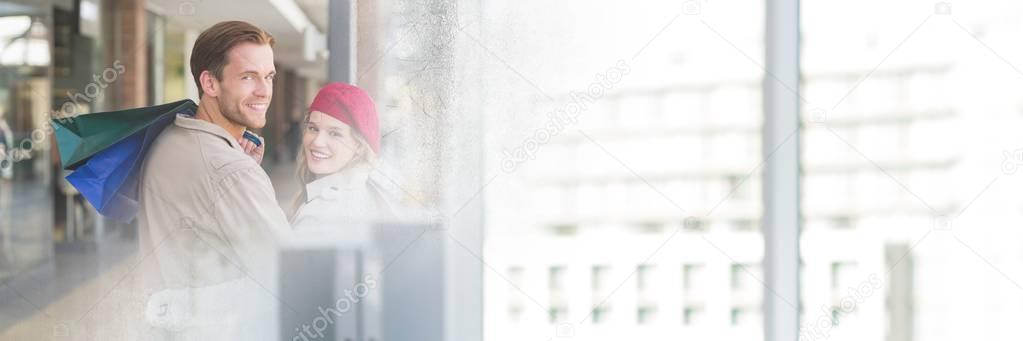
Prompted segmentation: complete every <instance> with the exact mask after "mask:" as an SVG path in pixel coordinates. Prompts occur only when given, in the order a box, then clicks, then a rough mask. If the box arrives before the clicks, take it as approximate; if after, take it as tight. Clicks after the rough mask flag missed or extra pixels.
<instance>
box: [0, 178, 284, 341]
mask: <svg viewBox="0 0 1023 341" xmlns="http://www.w3.org/2000/svg"><path fill="white" fill-rule="evenodd" d="M269 168H271V172H270V174H269V175H270V178H271V181H272V182H273V183H274V186H275V189H276V191H277V196H278V200H279V202H283V203H290V202H291V199H292V198H294V195H295V193H296V191H297V189H298V187H297V181H296V180H295V176H294V174H295V167H294V166H293V165H289V164H283V165H274V166H273V167H269ZM23 202H27V201H23ZM31 209H32V207H22V208H20V209H19V210H20V212H21V213H22V214H19V215H18V216H19V217H22V218H17V217H12V218H14V219H28V218H30V217H33V216H34V217H41V216H47V215H50V214H51V212H31ZM21 222H22V223H27V222H28V220H23V221H21ZM35 224H37V225H38V224H45V223H44V222H37V223H35ZM21 225H24V224H21ZM29 230H36V231H46V232H49V231H50V229H48V228H39V229H25V230H23V231H29ZM13 235H15V236H17V235H19V234H18V233H14V234H13ZM136 238H137V235H136V234H135V233H134V230H132V229H121V230H114V231H109V233H107V235H106V236H105V237H104V238H103V239H102V240H100V241H87V242H78V243H74V244H58V245H56V246H54V247H53V251H52V252H53V253H52V257H51V258H50V259H49V260H44V261H43V262H42V263H41V264H38V262H37V264H35V265H33V266H31V267H29V268H28V269H22V270H20V271H19V272H16V273H14V275H13V276H9V277H8V278H5V279H0V340H9V339H10V340H22V339H25V338H26V337H27V338H31V339H50V338H52V337H54V336H58V337H59V336H61V335H70V336H71V337H70V338H71V339H74V336H73V335H71V333H65V331H66V329H68V328H75V327H74V326H75V325H76V324H77V325H85V324H90V323H92V324H95V323H104V321H103V320H104V318H119V317H117V316H105V315H103V314H97V313H92V314H91V315H98V316H89V318H88V319H84V317H85V316H86V315H90V311H91V310H93V309H95V308H96V306H97V305H99V304H100V303H102V301H103V300H104V298H105V296H106V295H109V294H110V292H111V291H113V289H114V288H116V287H117V286H118V285H120V281H121V280H122V279H123V278H124V277H125V276H126V274H128V273H130V272H131V270H132V268H133V267H134V266H135V264H134V263H135V262H134V260H135V259H136V258H138V257H135V255H136V251H137V249H138V243H137V240H136ZM20 239H24V238H15V239H13V240H12V242H15V243H22V244H19V245H26V244H24V243H29V242H31V241H28V240H20ZM34 239H39V238H34ZM44 246H47V247H48V245H44ZM16 249H17V248H16ZM33 252H34V251H33ZM46 252H48V251H46Z"/></svg>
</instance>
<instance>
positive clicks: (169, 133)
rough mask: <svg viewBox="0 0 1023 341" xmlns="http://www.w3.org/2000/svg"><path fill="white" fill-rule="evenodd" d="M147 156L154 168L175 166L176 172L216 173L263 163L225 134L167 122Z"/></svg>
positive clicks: (217, 175) (213, 174)
mask: <svg viewBox="0 0 1023 341" xmlns="http://www.w3.org/2000/svg"><path fill="white" fill-rule="evenodd" d="M146 157H147V159H148V160H147V161H146V163H147V164H148V165H149V168H150V169H153V167H155V168H156V169H161V170H163V169H174V170H176V172H173V173H178V172H181V173H182V174H192V175H196V174H205V175H207V176H212V177H219V176H222V175H225V174H227V173H231V172H234V171H236V170H240V169H245V168H251V167H256V168H258V167H259V165H258V164H256V162H255V160H253V159H252V158H251V157H250V156H248V155H246V154H245V153H243V152H241V151H239V150H237V149H235V148H234V147H232V146H231V144H230V142H228V141H227V140H226V139H225V138H223V137H221V136H218V135H214V134H211V133H208V132H204V131H199V130H194V129H188V128H184V127H180V126H176V125H173V124H171V125H169V126H167V128H166V129H164V131H163V132H162V133H161V134H160V136H159V137H158V138H157V139H156V140H155V141H154V142H153V146H152V147H151V148H150V151H149V153H148V155H147V156H146ZM171 175H181V174H171Z"/></svg>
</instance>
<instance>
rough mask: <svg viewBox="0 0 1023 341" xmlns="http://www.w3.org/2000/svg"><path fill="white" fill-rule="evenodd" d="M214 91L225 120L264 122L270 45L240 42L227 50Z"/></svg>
mask: <svg viewBox="0 0 1023 341" xmlns="http://www.w3.org/2000/svg"><path fill="white" fill-rule="evenodd" d="M227 60H228V63H227V65H226V66H224V72H223V77H222V79H221V80H220V81H219V82H217V83H218V84H219V87H218V88H219V89H218V90H219V91H218V92H217V95H216V100H217V106H219V108H220V112H221V113H222V114H223V115H224V117H225V118H227V119H228V120H229V121H231V122H233V123H235V124H238V125H241V126H244V127H247V128H250V129H253V128H262V127H263V126H264V125H266V110H267V108H268V107H269V106H270V98H272V97H273V79H274V75H275V74H276V72H277V71H276V69H274V52H273V49H272V48H270V45H259V44H254V43H241V44H238V45H236V46H235V47H234V48H232V49H231V51H230V52H228V54H227Z"/></svg>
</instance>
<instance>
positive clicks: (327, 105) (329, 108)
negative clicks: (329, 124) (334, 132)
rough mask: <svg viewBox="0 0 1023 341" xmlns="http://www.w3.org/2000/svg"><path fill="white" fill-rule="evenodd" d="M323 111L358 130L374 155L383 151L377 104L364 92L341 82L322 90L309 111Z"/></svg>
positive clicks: (331, 84)
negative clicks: (381, 149) (381, 148)
mask: <svg viewBox="0 0 1023 341" xmlns="http://www.w3.org/2000/svg"><path fill="white" fill-rule="evenodd" d="M313 111H319V112H322V113H324V114H327V115H330V117H333V118H336V119H338V120H341V122H344V123H345V124H347V125H348V126H350V127H352V129H354V130H355V131H358V132H359V134H361V135H362V137H363V138H365V139H366V142H368V143H369V146H370V148H373V151H374V152H378V153H379V152H380V127H379V123H378V121H377V109H376V104H374V103H373V99H372V98H370V97H369V94H367V93H366V92H365V91H363V90H362V89H359V88H358V87H356V86H354V85H350V84H345V83H341V82H335V83H330V84H327V85H326V86H324V87H323V88H322V89H320V92H319V93H317V94H316V98H315V99H313V104H310V105H309V112H313Z"/></svg>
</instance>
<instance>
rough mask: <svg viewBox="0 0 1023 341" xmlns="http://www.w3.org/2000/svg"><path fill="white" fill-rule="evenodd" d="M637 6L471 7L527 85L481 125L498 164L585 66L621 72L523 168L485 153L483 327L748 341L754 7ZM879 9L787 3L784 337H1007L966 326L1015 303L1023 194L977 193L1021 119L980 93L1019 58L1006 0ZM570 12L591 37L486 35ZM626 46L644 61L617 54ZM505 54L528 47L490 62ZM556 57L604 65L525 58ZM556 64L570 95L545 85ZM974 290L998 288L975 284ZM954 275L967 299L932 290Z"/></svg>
mask: <svg viewBox="0 0 1023 341" xmlns="http://www.w3.org/2000/svg"><path fill="white" fill-rule="evenodd" d="M656 3H657V4H656V5H652V7H651V8H650V9H647V10H645V12H643V13H637V12H640V11H637V10H634V9H631V8H628V7H627V6H624V5H623V6H618V7H615V6H613V5H609V6H608V7H612V9H595V8H587V6H585V5H583V4H580V3H573V4H568V5H565V6H564V7H563V8H562V7H556V6H550V7H552V8H550V7H548V6H545V5H542V4H535V6H537V7H538V8H539V7H545V8H548V9H549V10H550V11H551V12H553V14H550V15H549V17H548V16H540V18H532V17H530V16H526V15H523V14H521V13H519V14H518V15H516V14H506V13H504V12H501V13H499V11H498V10H494V12H493V14H494V16H493V17H487V19H485V20H492V22H493V24H492V26H491V27H492V28H491V29H490V31H489V32H492V33H493V36H490V37H488V38H493V39H485V40H486V41H505V40H507V41H511V42H513V43H508V45H510V46H501V47H500V48H498V50H497V51H499V52H497V54H498V55H501V56H502V57H505V58H506V59H505V60H504V62H506V63H507V65H511V66H512V67H513V68H515V71H516V72H510V71H509V72H507V74H508V76H507V77H506V78H504V80H505V81H507V82H511V83H523V82H526V80H524V79H528V80H529V81H533V82H534V83H535V85H537V86H533V85H524V86H521V87H520V88H517V87H516V86H506V88H514V89H518V90H519V91H523V92H528V93H530V96H521V97H517V98H515V99H512V100H509V101H508V102H510V103H526V104H525V105H523V106H521V107H519V108H517V109H518V112H519V114H520V115H522V116H519V117H520V119H524V120H526V121H527V122H528V123H525V124H521V125H517V126H516V123H514V122H512V123H509V122H507V121H501V120H495V121H494V122H492V123H491V124H490V127H491V129H492V132H493V133H494V134H495V135H502V136H501V137H497V138H494V139H493V140H492V142H491V145H490V148H491V153H492V154H495V155H501V154H500V153H505V154H504V155H512V154H513V153H514V151H515V148H516V147H520V146H522V145H523V143H524V142H523V141H528V139H529V138H530V137H538V136H540V135H535V132H536V131H539V130H540V129H542V128H541V127H544V124H545V122H548V120H549V117H550V116H549V115H548V113H551V112H556V110H558V109H559V108H560V109H565V108H569V107H570V106H571V105H573V103H577V102H578V101H579V97H580V96H579V94H580V93H585V92H586V90H587V87H586V85H585V84H586V81H587V80H589V79H587V78H590V77H592V74H593V73H594V72H596V73H598V74H600V73H602V71H603V70H602V69H601V67H607V66H608V65H612V64H613V63H612V62H613V58H619V57H622V58H625V60H626V61H627V62H629V64H630V65H631V67H632V69H633V71H632V72H631V74H630V75H627V76H626V77H625V78H626V80H625V81H623V82H621V84H615V86H614V87H613V88H610V89H607V94H606V95H603V96H599V98H596V99H595V100H594V101H592V102H588V103H586V104H588V107H587V108H586V109H585V110H584V112H583V113H582V114H581V115H580V117H579V121H578V123H577V124H575V125H570V127H569V128H566V129H564V130H562V131H560V134H557V136H553V137H550V142H546V143H539V144H538V146H537V145H534V146H533V147H535V151H536V152H535V160H533V159H529V160H526V161H525V162H523V163H522V165H521V166H518V167H517V168H512V169H511V171H509V170H508V169H504V168H502V167H500V166H496V164H497V163H498V162H502V161H505V160H507V159H508V158H507V157H504V158H502V157H497V156H495V159H496V160H494V161H493V162H492V164H493V165H495V166H492V167H491V173H490V174H494V175H497V176H499V177H500V178H503V179H504V181H507V183H508V185H506V186H500V185H495V186H492V187H491V188H490V190H489V193H488V197H487V200H488V206H487V208H488V221H487V226H488V239H487V242H486V243H485V249H486V252H487V253H486V257H485V259H486V260H487V261H488V263H489V266H490V267H492V268H493V269H494V272H493V273H489V274H488V275H487V277H486V278H485V281H486V293H485V309H486V314H487V319H486V323H487V334H486V339H487V340H521V339H526V338H534V339H536V338H538V339H543V338H544V337H545V336H546V337H551V338H552V339H555V340H558V339H565V340H567V339H570V338H574V339H585V340H621V339H642V340H669V339H678V338H680V337H681V338H690V339H696V340H711V339H729V340H730V339H736V340H738V339H741V340H758V339H762V333H763V325H762V322H763V316H762V308H761V305H760V304H761V301H762V298H763V295H771V294H772V293H771V289H770V288H765V287H764V284H763V283H764V281H763V279H764V277H763V276H764V274H763V273H762V271H761V267H760V261H761V259H762V257H763V238H762V233H761V230H760V226H761V224H760V221H759V219H760V216H761V210H762V205H761V201H762V196H761V193H760V192H761V186H762V184H761V181H760V176H761V174H760V167H761V166H762V160H763V158H764V156H763V155H765V154H763V153H768V154H767V155H769V153H770V148H767V150H766V151H762V146H761V137H760V129H761V125H762V122H763V118H762V116H763V111H762V107H761V105H762V104H761V100H762V99H761V91H762V90H761V84H762V82H767V81H771V80H770V78H769V77H770V75H765V74H764V72H763V69H762V68H761V67H758V66H759V65H763V62H762V60H763V57H762V55H763V38H762V26H763V21H762V18H763V15H764V13H763V12H759V11H760V10H762V7H759V6H749V5H748V4H741V5H740V4H739V3H738V2H706V1H690V2H687V5H691V6H690V7H672V6H670V5H668V4H664V3H661V2H656ZM956 5H957V6H958V4H956ZM659 6H663V7H659ZM881 6H882V4H880V3H871V4H863V3H858V4H849V5H848V6H834V4H826V3H814V2H807V3H806V4H805V6H804V7H803V8H802V15H803V19H802V20H803V25H802V27H801V30H802V32H803V33H802V36H801V37H802V41H801V43H802V46H801V53H802V54H803V55H802V56H801V63H802V71H803V77H802V82H803V83H802V88H801V92H802V93H801V96H802V97H803V98H802V99H803V102H802V103H801V105H802V113H801V115H802V117H803V120H802V124H801V129H800V131H799V132H795V131H794V132H793V134H798V136H799V138H800V142H799V143H800V146H801V153H802V156H801V157H802V161H801V162H802V165H801V171H802V175H801V176H802V182H801V193H802V194H801V195H802V202H801V212H802V213H801V215H802V224H803V225H802V235H801V244H802V248H801V256H802V271H801V286H800V288H801V297H800V300H799V301H798V302H791V305H792V308H793V309H797V307H798V309H800V312H801V314H800V316H801V323H802V326H801V334H800V337H801V339H802V340H889V341H909V340H947V339H957V338H959V337H969V336H967V335H968V333H969V331H970V330H978V329H980V330H985V331H984V335H985V337H990V338H993V339H999V340H1010V339H1012V338H1013V337H1014V335H1016V334H1015V333H1014V332H1012V331H1010V330H1008V329H1004V328H999V329H998V330H991V329H989V328H988V327H985V326H987V325H990V323H989V321H995V320H1004V319H1005V318H1006V317H1005V316H1006V315H1009V316H1016V317H1018V316H1020V314H1021V313H1023V310H1021V309H1020V306H1019V305H1018V303H1019V299H1018V297H1019V292H1018V291H1017V290H1016V289H1017V286H1015V285H1014V282H1013V281H1012V278H1018V276H1019V274H1020V273H1019V271H1016V270H1015V269H1016V268H1018V266H1019V259H1020V258H1019V252H1018V251H1017V250H1016V249H1018V248H1016V247H1014V246H1013V245H1014V244H1018V241H1019V238H1018V237H1019V233H1018V232H1016V230H1017V229H1016V228H1014V227H1013V226H1014V224H1016V222H1017V221H1018V220H1019V219H1020V217H1021V216H1023V214H1021V213H1023V212H1021V211H1020V209H1019V207H1021V206H1023V198H1021V197H1020V196H1019V195H1018V194H1017V193H1012V192H1011V191H999V190H997V189H996V188H997V186H992V185H993V184H995V183H996V182H997V183H999V184H1004V183H1006V181H1009V180H1007V179H1009V177H1008V175H1011V174H1012V173H1014V172H1015V168H1014V167H1015V165H1017V164H1019V163H1018V162H1016V161H1015V160H1016V159H1014V157H1015V156H1013V155H1016V154H1012V150H1018V147H1015V146H1016V145H1018V144H1019V138H1016V137H1013V134H1011V133H1009V131H1011V130H1012V129H1018V128H1019V127H1020V126H1021V125H1020V118H1019V117H1020V109H1019V108H1020V102H1021V101H1020V100H1019V99H1018V97H1019V96H1011V95H1009V96H1008V97H1010V98H1014V99H1012V100H1006V99H1005V98H1006V97H1005V95H1004V94H1002V95H998V94H997V93H999V92H1000V90H993V89H995V88H997V89H1002V88H1004V87H1007V86H1009V87H1012V86H1015V84H1018V83H1019V81H1020V77H1019V76H1020V74H1019V73H1018V72H1016V71H1015V70H1014V67H1013V66H1012V65H1014V64H1015V65H1021V64H1023V58H1021V57H1020V55H1019V51H1020V50H1019V48H1018V46H1016V45H1018V44H1013V43H1011V42H1010V41H1009V40H1006V39H1007V37H1009V36H1012V35H1013V34H1018V33H1019V32H1020V27H1019V25H1018V24H1011V23H1010V22H1012V21H1013V19H1011V18H1017V17H1018V16H1019V15H1021V8H1020V6H1018V5H1016V4H1013V3H1010V2H1006V1H986V2H983V4H973V5H963V6H958V7H955V8H954V9H950V8H952V7H951V6H952V5H950V4H949V3H945V2H938V3H916V2H914V3H906V4H901V5H899V6H887V5H884V7H885V8H886V10H885V13H886V14H884V15H879V14H878V13H876V12H875V11H874V10H876V9H877V8H880V7H881ZM495 7H500V6H495ZM527 8H528V6H527ZM652 8H661V9H662V10H663V11H664V13H665V14H664V15H662V16H658V17H657V18H658V19H659V20H660V21H659V22H657V23H651V24H649V25H641V24H639V23H640V22H641V21H646V20H652V19H649V17H648V14H649V13H650V12H653V11H654V10H653V9H652ZM506 10H507V9H506ZM607 12H613V13H614V14H609V13H607ZM679 12H681V14H679ZM569 13H571V14H570V15H571V17H572V18H573V22H574V23H575V25H574V26H570V27H567V28H564V29H565V30H566V31H568V32H572V33H575V35H574V36H575V37H583V36H587V37H591V39H589V40H587V39H582V40H583V42H582V43H578V42H570V41H569V40H568V38H562V37H563V36H572V33H566V34H564V35H561V34H558V35H552V36H551V37H547V38H546V39H547V40H550V41H553V42H552V43H551V44H550V45H548V46H547V48H548V49H550V50H545V49H543V48H535V46H534V44H533V43H532V41H533V40H532V39H545V38H541V37H539V36H538V35H531V34H530V33H528V32H527V33H523V32H521V31H516V30H514V29H507V28H503V26H513V27H521V26H530V27H532V28H533V29H535V30H536V31H540V32H550V30H553V28H552V27H553V26H557V24H548V25H549V26H548V25H544V24H539V23H540V22H547V21H545V20H544V19H543V18H549V19H550V20H551V21H552V22H554V21H556V19H554V18H557V17H560V16H565V15H569ZM956 14H958V16H955V15H956ZM485 15H486V14H485ZM676 15H677V16H676ZM673 16H676V17H675V19H672V17H673ZM612 18H613V19H612ZM865 18H870V19H869V20H868V21H869V24H867V23H864V22H863V21H861V19H863V20H866V19H865ZM910 18H912V19H910ZM956 20H958V21H956ZM608 21H615V22H629V23H634V24H636V26H638V27H630V28H627V29H624V28H623V29H622V30H624V31H625V33H620V32H611V31H609V30H607V29H602V25H603V24H602V23H604V22H608ZM526 23H531V24H537V26H531V25H525V24H526ZM665 23H668V24H667V26H658V25H665ZM516 24H522V25H516ZM659 30H663V32H659ZM581 32H586V34H584V33H581ZM616 34H620V35H624V36H628V37H632V38H634V39H632V40H627V39H616V38H618V37H619V36H616ZM655 34H658V35H655ZM641 38H644V39H641ZM561 39H564V40H563V41H562V40H561ZM648 39H649V41H650V42H648ZM557 42H561V43H562V44H565V46H564V47H557ZM587 42H588V43H587ZM643 43H647V44H649V47H646V46H644V45H643ZM491 46H494V45H491ZM592 46H598V47H592ZM601 46H603V47H601ZM607 46H611V47H607ZM639 46H644V48H645V49H646V50H645V51H644V50H641V51H643V52H642V53H643V55H642V56H643V57H642V58H641V59H640V58H637V59H635V60H630V59H628V56H630V55H632V53H633V52H635V50H636V49H637V48H638V47H639ZM587 48H592V49H593V50H587ZM502 49H503V50H502ZM519 49H521V50H527V51H530V52H532V53H535V54H537V55H539V57H537V56H528V57H527V56H517V55H515V54H514V53H513V52H512V53H509V54H510V55H509V56H506V55H505V54H502V52H501V51H515V50H519ZM573 50H583V51H585V52H583V53H582V54H583V55H587V56H591V58H593V59H600V58H602V57H603V56H608V55H610V56H613V57H608V58H605V59H604V60H605V63H604V64H597V65H593V64H586V63H580V64H584V65H587V66H589V69H587V70H586V71H578V70H576V69H572V68H571V67H570V66H565V67H564V69H562V70H551V69H545V68H543V66H542V65H543V64H542V63H531V62H530V60H534V59H539V60H547V61H551V64H554V65H555V66H556V65H558V64H557V62H556V60H559V59H571V58H572V56H576V55H574V54H573V53H578V52H576V51H573ZM516 57H518V58H516ZM640 60H641V61H640ZM981 65H983V66H981ZM495 69H498V70H499V71H495V72H501V70H500V69H501V67H500V66H495ZM537 70H545V71H547V73H546V74H545V73H544V72H542V71H541V72H538V71H537ZM644 70H645V71H644ZM503 71H507V70H503ZM516 73H517V74H516ZM523 75H524V76H523ZM580 75H583V76H580ZM520 76H521V77H520ZM558 77H563V79H564V80H565V83H569V82H571V81H575V83H574V84H575V85H576V86H575V87H574V88H572V87H569V88H559V89H561V90H559V92H554V91H550V89H549V88H550V87H554V86H553V85H552V84H555V83H557V82H556V81H549V80H551V79H558ZM544 80H548V81H546V82H545V81H544ZM591 84H592V83H591ZM977 86H980V87H984V88H985V89H988V90H990V91H992V92H987V91H988V90H977V89H974V87H977ZM537 87H539V88H544V89H543V90H545V91H547V94H543V93H540V91H538V90H536V88H537ZM512 92H514V91H512ZM515 110H516V109H513V110H511V111H515ZM550 120H554V119H550ZM508 125H511V126H513V128H511V129H512V133H506V132H505V131H504V130H505V129H507V127H508ZM976 130H985V131H991V132H992V135H991V136H987V137H985V136H983V134H980V133H978V132H977V131H976ZM499 131H500V132H499ZM551 135H555V134H551ZM1016 135H1018V134H1016ZM533 142H536V141H533ZM541 142H543V141H541ZM526 143H528V142H526ZM526 145H528V144H526ZM1003 153H1004V154H1005V155H1003ZM1003 156H1004V157H1003ZM1003 166H1004V167H1007V170H1009V171H1012V173H1006V172H1003V170H1001V169H1000V168H999V167H1003ZM1014 183H1015V181H1014ZM524 198H528V199H524ZM982 212H983V213H982ZM984 215H993V216H989V217H986V218H984V217H983V216H984ZM995 217H997V218H995ZM981 226H983V227H981ZM981 231H984V232H981ZM953 234H955V237H953ZM996 235H997V236H1002V237H1003V238H999V237H995V236H996ZM982 249H983V250H982ZM971 250H972V251H971ZM974 251H976V252H974ZM989 260H990V261H989ZM964 273H970V274H974V275H978V276H983V277H984V278H989V279H990V280H991V281H994V282H995V283H997V284H995V285H992V283H990V282H985V281H972V280H968V279H964V278H963V277H961V275H959V274H964ZM1006 279H1008V280H1006ZM988 286H995V287H997V289H995V290H996V292H997V293H998V294H987V293H984V292H985V291H987V290H989V289H988ZM953 287H954V288H957V289H959V290H962V292H961V294H962V295H966V296H967V297H972V299H967V298H963V299H952V298H950V297H949V295H947V294H942V292H946V291H945V290H948V289H949V288H953ZM956 295H959V294H956ZM953 296H955V295H953ZM1006 300H1008V301H1009V302H1013V303H1006ZM956 335H958V336H956Z"/></svg>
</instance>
